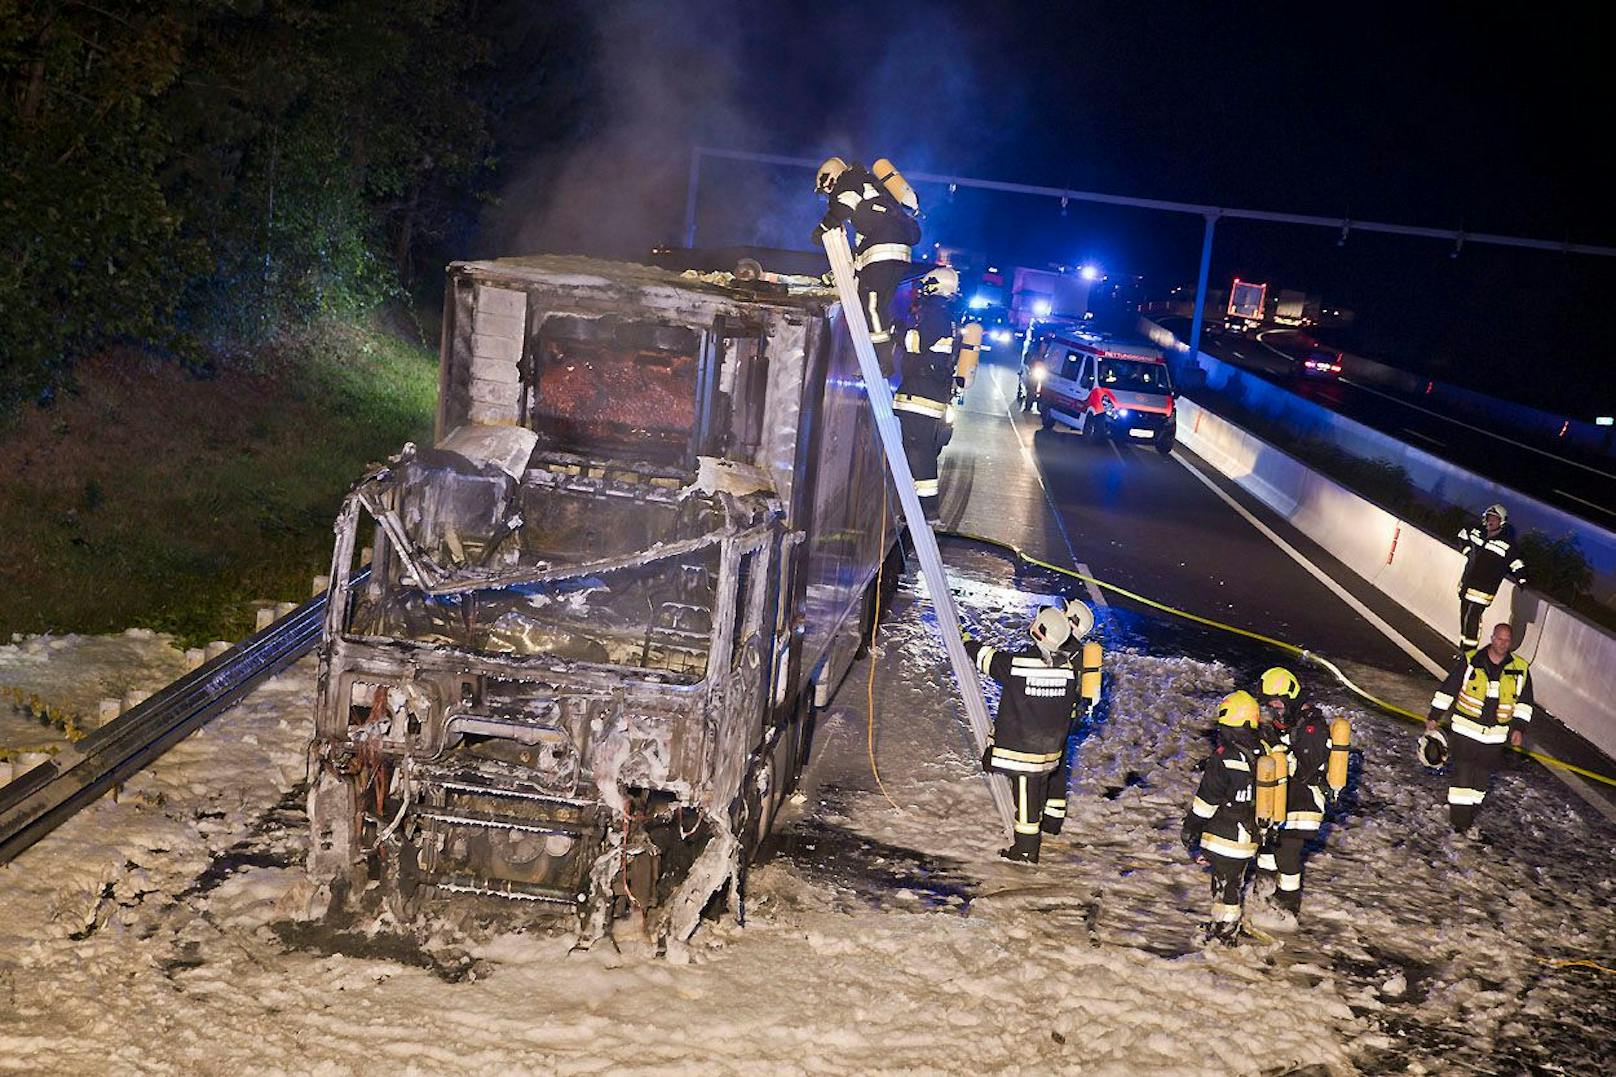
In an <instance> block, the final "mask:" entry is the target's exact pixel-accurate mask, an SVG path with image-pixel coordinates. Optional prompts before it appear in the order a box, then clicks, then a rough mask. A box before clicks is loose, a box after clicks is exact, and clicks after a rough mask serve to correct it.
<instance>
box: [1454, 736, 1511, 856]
mask: <svg viewBox="0 0 1616 1077" xmlns="http://www.w3.org/2000/svg"><path fill="white" fill-rule="evenodd" d="M1448 743H1449V744H1450V745H1451V746H1452V752H1453V758H1452V759H1451V760H1450V761H1449V764H1448V765H1449V768H1450V769H1449V772H1448V774H1449V776H1448V821H1449V822H1451V823H1452V824H1453V829H1454V830H1456V831H1459V832H1463V831H1465V830H1467V829H1469V827H1470V825H1471V824H1472V823H1474V822H1475V821H1476V813H1477V812H1479V811H1480V810H1481V802H1482V801H1483V800H1486V799H1487V784H1488V782H1489V781H1491V779H1492V776H1493V771H1495V770H1497V769H1498V764H1499V763H1500V762H1501V761H1502V760H1503V758H1504V745H1503V744H1483V743H1482V742H1481V741H1479V740H1472V739H1471V738H1469V737H1467V736H1464V735H1463V734H1455V733H1450V734H1449V735H1448Z"/></svg>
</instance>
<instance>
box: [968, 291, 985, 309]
mask: <svg viewBox="0 0 1616 1077" xmlns="http://www.w3.org/2000/svg"><path fill="white" fill-rule="evenodd" d="M970 306H971V309H972V310H986V309H988V297H987V296H985V295H973V296H971V303H970Z"/></svg>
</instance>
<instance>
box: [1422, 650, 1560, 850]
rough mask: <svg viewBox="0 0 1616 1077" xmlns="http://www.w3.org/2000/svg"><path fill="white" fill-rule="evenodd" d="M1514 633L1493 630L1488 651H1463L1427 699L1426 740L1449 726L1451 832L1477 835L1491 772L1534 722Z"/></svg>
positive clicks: (1527, 673) (1528, 676) (1527, 672)
mask: <svg viewBox="0 0 1616 1077" xmlns="http://www.w3.org/2000/svg"><path fill="white" fill-rule="evenodd" d="M1514 642H1515V633H1514V630H1513V629H1511V628H1510V626H1509V625H1508V624H1499V625H1497V626H1496V627H1494V628H1493V634H1492V638H1491V640H1489V642H1488V644H1487V646H1486V647H1484V648H1481V649H1479V650H1474V651H1467V652H1466V653H1465V655H1464V657H1462V658H1461V659H1460V660H1459V661H1458V662H1457V663H1456V664H1455V665H1454V667H1453V669H1452V670H1450V671H1449V673H1448V676H1447V679H1446V680H1444V681H1443V682H1442V685H1441V687H1439V688H1438V689H1437V690H1436V693H1435V694H1434V695H1433V696H1432V697H1431V711H1430V714H1429V715H1428V717H1427V718H1426V722H1425V728H1426V737H1427V738H1430V737H1440V736H1441V730H1440V726H1441V723H1442V721H1443V720H1444V719H1446V720H1447V722H1448V737H1447V739H1448V742H1449V743H1448V753H1449V755H1448V765H1449V778H1448V821H1449V822H1450V823H1452V825H1453V829H1454V832H1455V833H1459V834H1463V835H1464V836H1465V837H1467V838H1470V839H1472V840H1475V839H1478V838H1480V837H1481V834H1480V832H1479V831H1478V830H1477V829H1476V813H1477V812H1479V811H1480V810H1481V803H1482V801H1484V800H1486V799H1487V786H1488V784H1489V783H1490V782H1491V780H1492V776H1493V771H1495V770H1497V769H1498V764H1499V763H1500V762H1502V760H1503V757H1504V745H1505V744H1506V743H1509V744H1512V745H1514V746H1515V747H1517V748H1519V747H1520V746H1521V741H1522V734H1523V732H1524V731H1525V729H1526V726H1527V725H1528V724H1529V723H1530V722H1531V721H1532V710H1533V707H1532V672H1531V669H1530V665H1529V663H1528V662H1527V661H1526V659H1524V658H1522V657H1521V656H1520V655H1518V654H1515V653H1513V651H1512V647H1513V646H1514Z"/></svg>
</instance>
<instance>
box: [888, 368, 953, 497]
mask: <svg viewBox="0 0 1616 1077" xmlns="http://www.w3.org/2000/svg"><path fill="white" fill-rule="evenodd" d="M903 395H904V394H902V393H899V397H900V398H901V397H903ZM932 403H933V402H932V401H929V400H924V399H916V400H913V401H909V402H906V401H905V400H903V399H899V400H898V401H897V403H896V405H895V406H896V408H897V412H898V428H899V429H900V430H901V431H902V432H903V455H904V456H905V457H907V458H908V460H909V471H910V474H912V475H913V476H914V479H915V493H916V494H917V495H918V496H919V498H920V508H921V511H922V512H923V513H924V514H925V517H926V520H927V522H928V523H929V522H932V521H935V520H936V519H937V496H938V480H937V460H938V457H940V456H941V455H942V452H943V442H942V432H943V425H944V424H943V409H945V408H946V407H947V405H946V404H936V405H934V406H935V407H936V408H937V413H936V414H930V415H929V414H924V413H923V412H922V411H920V410H918V408H919V407H920V405H922V404H926V405H930V404H932Z"/></svg>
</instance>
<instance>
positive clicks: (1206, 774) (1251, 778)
mask: <svg viewBox="0 0 1616 1077" xmlns="http://www.w3.org/2000/svg"><path fill="white" fill-rule="evenodd" d="M1261 751H1262V748H1261V745H1260V744H1259V743H1258V741H1257V701H1256V699H1254V698H1252V695H1251V693H1250V692H1231V693H1230V694H1229V695H1227V696H1225V697H1224V698H1223V700H1222V702H1220V703H1219V704H1218V745H1217V748H1215V749H1214V750H1213V753H1212V755H1211V756H1210V757H1209V758H1208V759H1207V761H1206V767H1205V769H1204V770H1203V771H1202V772H1201V784H1200V786H1199V787H1198V788H1197V789H1196V791H1195V799H1194V800H1193V801H1191V802H1190V810H1189V812H1188V813H1186V814H1185V816H1184V827H1183V831H1182V833H1181V834H1180V837H1181V839H1182V841H1183V842H1184V848H1185V849H1187V850H1189V853H1190V855H1191V856H1193V857H1195V860H1196V862H1197V863H1200V864H1207V865H1208V866H1210V867H1211V869H1212V919H1211V921H1210V922H1209V923H1208V924H1206V925H1205V927H1206V938H1207V941H1208V942H1213V941H1216V942H1224V943H1229V944H1233V943H1235V942H1236V941H1238V939H1239V937H1240V915H1241V904H1242V890H1243V889H1244V887H1245V881H1246V870H1247V868H1249V867H1250V866H1251V860H1252V857H1254V856H1256V855H1257V841H1258V832H1257V803H1256V802H1257V757H1258V755H1259V754H1261ZM1197 848H1199V849H1200V852H1199V854H1197V853H1196V849H1197Z"/></svg>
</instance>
